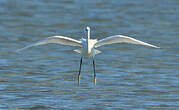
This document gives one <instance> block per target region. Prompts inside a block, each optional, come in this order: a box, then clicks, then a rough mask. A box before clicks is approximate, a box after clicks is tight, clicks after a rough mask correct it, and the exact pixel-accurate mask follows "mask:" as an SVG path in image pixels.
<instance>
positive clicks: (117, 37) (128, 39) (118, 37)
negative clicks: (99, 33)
mask: <svg viewBox="0 0 179 110" xmlns="http://www.w3.org/2000/svg"><path fill="white" fill-rule="evenodd" d="M113 43H131V44H139V45H144V46H149V47H154V48H160V47H157V46H155V45H151V44H149V43H146V42H142V41H139V40H136V39H134V38H131V37H128V36H123V35H115V36H110V37H107V38H104V39H101V40H99V41H98V42H97V43H96V44H95V47H100V46H102V45H106V44H113Z"/></svg>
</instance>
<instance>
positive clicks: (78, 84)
mask: <svg viewBox="0 0 179 110" xmlns="http://www.w3.org/2000/svg"><path fill="white" fill-rule="evenodd" d="M82 59H83V57H81V60H80V69H79V74H78V85H79V84H80V73H81V64H82Z"/></svg>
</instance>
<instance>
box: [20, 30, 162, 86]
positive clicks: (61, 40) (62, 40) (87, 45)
mask: <svg viewBox="0 0 179 110" xmlns="http://www.w3.org/2000/svg"><path fill="white" fill-rule="evenodd" d="M85 31H86V33H87V36H86V39H84V38H83V37H82V38H81V39H80V40H75V39H72V38H69V37H65V36H52V37H48V38H47V39H45V40H43V41H40V42H37V43H35V44H32V45H29V46H26V47H24V48H22V49H19V50H17V52H20V51H22V50H24V49H27V48H30V47H33V46H39V45H44V44H49V43H56V44H62V45H70V46H77V47H80V48H79V49H76V50H74V51H75V52H77V53H80V54H81V60H80V67H79V73H78V84H80V73H81V65H82V59H83V57H90V56H91V57H92V58H93V69H94V84H96V72H95V62H94V57H95V55H96V54H99V53H101V51H99V50H97V49H96V48H97V47H100V46H103V45H106V44H113V43H131V44H139V45H144V46H149V47H154V48H160V47H157V46H154V45H151V44H149V43H146V42H142V41H139V40H136V39H134V38H131V37H128V36H123V35H114V36H110V37H107V38H104V39H101V40H99V41H98V40H97V39H91V38H90V27H86V29H85Z"/></svg>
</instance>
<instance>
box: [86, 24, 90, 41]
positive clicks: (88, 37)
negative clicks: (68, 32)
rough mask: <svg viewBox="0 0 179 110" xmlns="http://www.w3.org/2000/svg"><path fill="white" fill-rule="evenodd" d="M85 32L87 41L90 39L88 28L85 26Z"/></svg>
mask: <svg viewBox="0 0 179 110" xmlns="http://www.w3.org/2000/svg"><path fill="white" fill-rule="evenodd" d="M85 31H86V33H87V39H90V27H89V26H87V27H86V28H85Z"/></svg>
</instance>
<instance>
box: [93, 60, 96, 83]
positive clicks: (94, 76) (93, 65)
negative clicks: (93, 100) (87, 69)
mask: <svg viewBox="0 0 179 110" xmlns="http://www.w3.org/2000/svg"><path fill="white" fill-rule="evenodd" d="M93 69H94V84H95V85H96V71H95V62H94V58H93Z"/></svg>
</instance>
